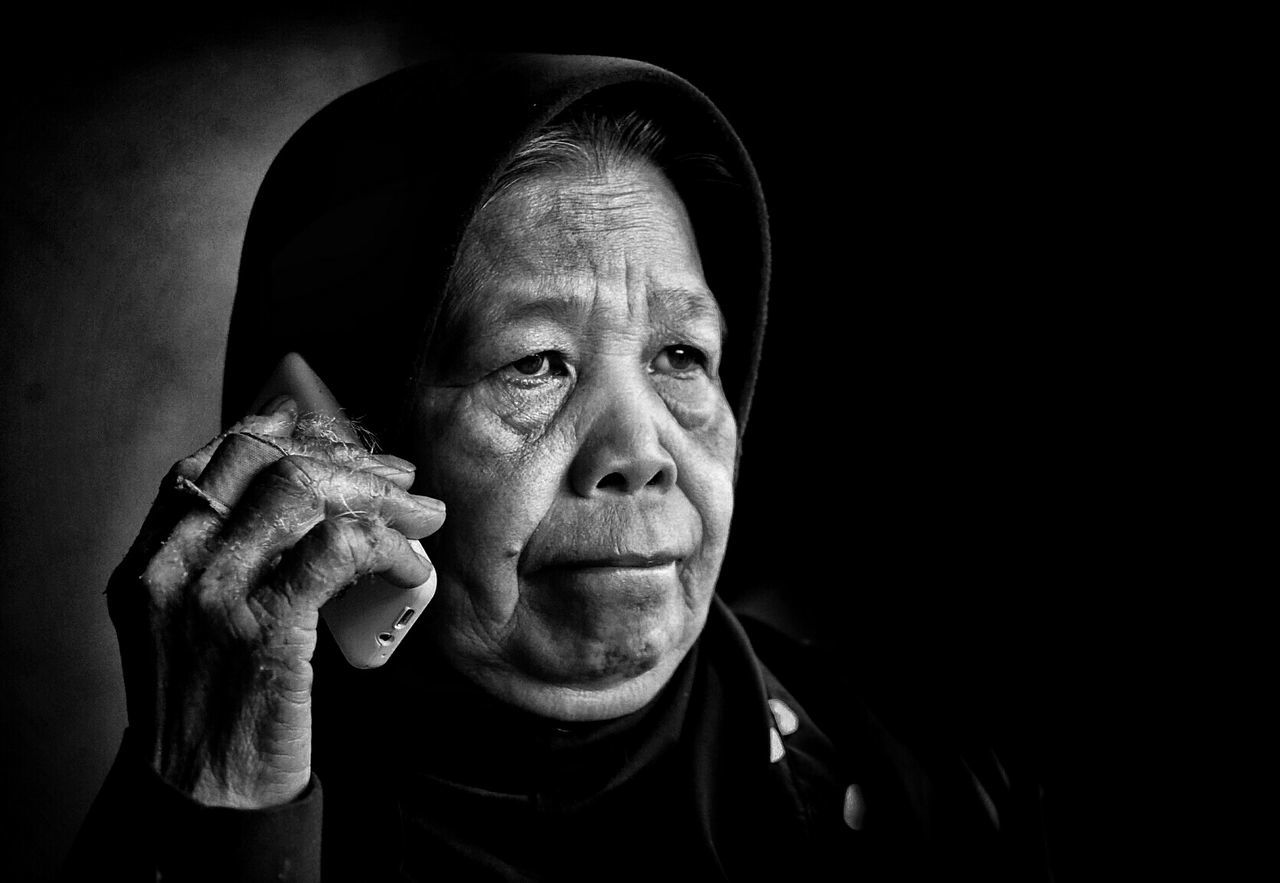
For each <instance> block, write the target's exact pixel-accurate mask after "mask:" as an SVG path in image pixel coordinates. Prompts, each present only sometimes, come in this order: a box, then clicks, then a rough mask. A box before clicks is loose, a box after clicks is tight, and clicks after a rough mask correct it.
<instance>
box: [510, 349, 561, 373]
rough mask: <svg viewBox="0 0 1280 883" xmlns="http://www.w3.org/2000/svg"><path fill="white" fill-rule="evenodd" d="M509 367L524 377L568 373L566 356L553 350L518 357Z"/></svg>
mask: <svg viewBox="0 0 1280 883" xmlns="http://www.w3.org/2000/svg"><path fill="white" fill-rule="evenodd" d="M507 367H508V368H510V369H512V370H513V371H515V372H516V373H517V374H519V375H521V376H523V377H549V376H551V375H562V374H567V373H568V369H567V368H566V367H565V364H564V357H563V356H561V355H560V354H559V353H553V352H542V353H530V354H529V355H527V356H521V357H520V358H518V359H516V360H515V361H514V362H512V363H511V364H510V365H508V366H507Z"/></svg>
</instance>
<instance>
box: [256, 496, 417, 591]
mask: <svg viewBox="0 0 1280 883" xmlns="http://www.w3.org/2000/svg"><path fill="white" fill-rule="evenodd" d="M431 571H432V566H431V562H430V561H428V560H427V559H426V558H425V557H423V556H421V555H419V554H418V553H417V552H415V551H414V550H413V548H412V547H411V546H410V544H409V541H408V540H406V539H405V538H404V536H403V535H402V534H401V533H400V532H399V531H396V530H393V529H392V528H390V527H387V526H386V525H385V524H382V523H380V522H378V521H374V520H370V519H367V518H330V519H326V520H325V521H322V522H321V523H320V524H318V525H316V527H314V528H313V529H312V530H310V531H309V532H308V533H307V535H306V536H304V537H303V538H302V539H301V540H300V541H299V542H298V543H297V544H296V545H295V546H294V547H293V548H292V549H290V550H289V551H288V552H286V553H285V554H284V555H283V556H282V557H281V559H280V564H279V566H278V567H277V568H276V571H275V575H274V577H273V578H272V579H271V580H270V581H269V582H268V583H267V584H264V586H263V587H262V588H259V589H257V590H255V592H254V593H253V597H254V598H256V599H258V601H259V603H261V604H262V605H263V606H264V607H265V608H267V609H268V611H270V612H272V613H274V614H276V615H280V614H281V613H282V612H283V608H284V607H285V606H288V607H290V608H293V609H306V610H319V609H320V607H321V606H322V605H323V604H324V602H326V601H328V600H329V599H330V598H332V597H333V596H334V595H335V594H337V593H338V592H339V591H340V590H342V589H343V588H345V587H347V586H349V585H351V584H352V583H353V582H355V581H356V580H357V579H359V578H360V577H362V576H365V575H366V574H370V573H378V574H380V575H381V576H382V577H383V578H384V579H386V580H388V581H390V582H392V583H394V584H395V585H398V586H403V587H404V588H411V587H413V586H418V585H421V584H423V583H425V582H426V581H427V580H428V579H429V578H430V576H431Z"/></svg>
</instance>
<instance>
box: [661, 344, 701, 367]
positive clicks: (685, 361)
mask: <svg viewBox="0 0 1280 883" xmlns="http://www.w3.org/2000/svg"><path fill="white" fill-rule="evenodd" d="M653 365H654V368H655V370H658V371H662V372H664V373H674V374H683V373H685V372H687V371H692V370H693V369H695V368H705V367H707V357H706V355H705V354H704V353H703V352H702V350H700V349H697V348H696V347H691V346H683V345H680V346H669V347H665V348H663V350H662V352H660V353H658V358H656V359H654V362H653Z"/></svg>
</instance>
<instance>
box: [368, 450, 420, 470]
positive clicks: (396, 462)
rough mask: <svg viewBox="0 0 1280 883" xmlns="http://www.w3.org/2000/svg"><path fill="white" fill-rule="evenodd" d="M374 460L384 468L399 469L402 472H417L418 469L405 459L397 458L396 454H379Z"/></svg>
mask: <svg viewBox="0 0 1280 883" xmlns="http://www.w3.org/2000/svg"><path fill="white" fill-rule="evenodd" d="M374 459H376V460H377V461H378V462H379V463H381V464H382V465H384V466H390V467H392V468H394V469H399V470H400V471H401V472H416V471H417V469H418V467H417V466H414V465H413V464H412V463H410V462H409V461H408V460H406V459H404V458H403V457H397V456H396V455H395V454H377V455H376V456H375V458H374Z"/></svg>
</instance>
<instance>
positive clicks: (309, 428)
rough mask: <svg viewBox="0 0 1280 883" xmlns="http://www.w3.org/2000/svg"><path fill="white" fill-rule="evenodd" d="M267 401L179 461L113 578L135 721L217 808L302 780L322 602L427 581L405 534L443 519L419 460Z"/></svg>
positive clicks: (283, 790)
mask: <svg viewBox="0 0 1280 883" xmlns="http://www.w3.org/2000/svg"><path fill="white" fill-rule="evenodd" d="M268 410H270V413H267V414H264V415H261V416H254V417H249V418H246V419H245V420H243V421H241V422H240V423H238V424H237V425H236V426H234V427H232V428H231V430H230V431H229V432H228V433H227V434H225V435H224V436H220V437H219V438H217V439H215V440H214V441H212V442H210V443H209V444H208V445H206V446H205V447H204V448H202V449H201V450H199V451H197V452H196V453H194V454H192V455H191V456H190V457H187V458H185V459H183V460H180V461H179V462H178V463H176V464H175V465H174V467H173V469H171V470H170V472H169V475H168V476H167V477H166V478H165V480H164V483H163V485H162V486H161V490H160V494H159V496H158V497H157V499H156V502H155V503H154V505H153V506H152V508H151V511H150V513H149V514H148V516H147V519H146V521H145V523H144V524H143V527H142V531H141V533H140V534H139V536H138V539H137V540H136V541H135V542H134V544H133V547H132V548H131V549H130V551H129V553H128V555H127V556H126V557H125V559H124V561H123V562H122V563H121V565H120V567H118V568H117V569H116V571H115V573H114V574H113V575H112V578H111V582H110V584H109V586H108V606H109V609H110V612H111V619H112V621H113V623H114V624H115V627H116V632H117V635H118V637H119V640H120V649H121V656H122V658H123V664H124V676H125V690H126V695H127V699H128V707H129V722H130V726H131V727H132V728H133V729H134V730H135V732H137V733H138V735H139V736H141V737H142V738H143V739H144V740H145V743H144V744H146V745H148V746H149V747H150V750H151V760H152V763H153V765H154V767H155V769H156V770H157V771H158V772H159V773H160V775H161V776H163V777H164V778H165V779H166V780H167V781H168V782H169V783H170V784H172V785H173V786H175V787H176V788H178V789H180V790H182V791H184V792H185V793H187V794H190V795H192V796H193V797H194V798H195V799H196V800H199V801H201V802H203V803H207V804H211V805H218V806H236V807H263V806H271V805H275V804H280V803H284V802H287V801H289V800H291V799H293V798H294V797H296V796H297V795H298V794H299V793H301V791H302V790H303V789H304V788H305V787H306V785H307V783H308V781H309V780H310V777H311V686H312V679H313V675H312V669H311V658H312V655H313V653H314V652H315V646H316V629H317V626H318V623H319V611H320V607H321V605H322V604H324V602H325V601H326V600H328V599H329V598H330V597H332V596H333V595H334V594H335V593H337V592H338V591H340V590H341V589H343V588H344V587H346V586H348V585H350V584H351V583H352V582H353V581H354V580H355V579H356V578H357V577H360V576H363V575H364V574H367V573H373V572H379V573H381V575H382V576H383V577H384V578H385V579H388V580H390V581H391V582H393V583H397V584H400V585H404V586H406V587H408V586H415V585H418V584H420V583H422V582H424V581H426V579H427V578H428V577H429V576H430V574H431V565H430V563H429V562H427V561H425V560H424V559H423V558H422V557H421V556H419V555H418V554H417V553H415V552H414V551H413V550H412V548H411V547H410V546H409V543H408V541H407V540H406V537H410V538H415V539H416V538H421V537H424V536H427V535H429V534H431V533H433V532H435V531H436V530H438V529H439V527H440V525H441V524H442V523H443V521H444V506H443V505H442V504H441V503H439V502H438V501H436V500H432V499H431V498H429V497H420V496H415V495H413V494H410V493H409V492H408V489H409V487H410V486H411V485H412V483H413V478H414V467H413V465H412V464H410V463H408V462H407V461H405V460H401V459H399V458H398V457H392V456H387V455H374V454H370V453H368V452H367V451H365V450H364V449H363V448H362V447H360V446H359V445H355V444H351V443H347V442H344V441H342V440H341V439H342V438H352V437H353V436H351V435H350V434H349V432H348V431H347V427H345V426H341V427H339V432H336V433H335V432H334V427H333V426H332V423H330V425H329V426H328V427H326V426H325V425H324V423H323V422H321V423H320V424H319V425H317V424H316V423H315V422H313V421H310V420H308V419H307V418H305V417H304V418H303V419H302V420H301V421H300V420H299V419H298V415H297V406H296V405H295V404H294V403H293V402H292V400H288V399H283V400H277V402H275V403H273V406H269V408H268ZM356 590H357V591H358V589H356Z"/></svg>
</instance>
